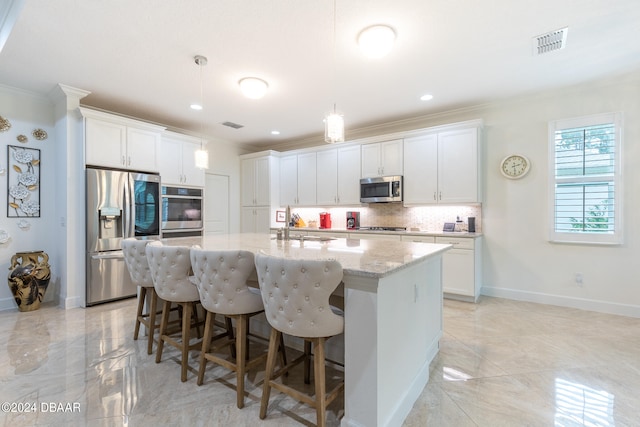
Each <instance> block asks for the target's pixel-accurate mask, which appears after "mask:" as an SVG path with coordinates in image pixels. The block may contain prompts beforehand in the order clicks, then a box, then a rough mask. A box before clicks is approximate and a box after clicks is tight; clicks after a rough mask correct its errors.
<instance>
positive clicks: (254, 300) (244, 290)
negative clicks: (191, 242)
mask: <svg viewBox="0 0 640 427" xmlns="http://www.w3.org/2000/svg"><path fill="white" fill-rule="evenodd" d="M191 266H192V268H193V275H194V276H195V277H196V282H198V291H199V292H200V302H201V303H202V306H203V307H204V308H205V309H207V310H208V311H210V312H213V313H218V314H223V315H229V314H246V313H254V312H258V311H262V310H263V309H264V308H263V306H262V298H261V297H260V294H259V293H255V292H251V291H250V290H249V286H248V285H247V280H248V279H249V276H251V274H252V273H253V272H254V270H255V268H256V266H255V263H254V259H253V253H251V252H248V251H241V250H237V251H207V250H203V249H197V248H192V249H191Z"/></svg>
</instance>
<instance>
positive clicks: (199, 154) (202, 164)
mask: <svg viewBox="0 0 640 427" xmlns="http://www.w3.org/2000/svg"><path fill="white" fill-rule="evenodd" d="M193 59H194V60H195V62H196V64H197V65H198V67H200V105H198V106H199V107H200V108H194V106H193V105H192V106H191V108H194V110H202V109H203V108H204V107H203V106H204V101H203V98H204V97H203V95H202V67H204V66H205V65H207V58H206V57H204V56H202V55H196V56H195V57H194V58H193ZM194 105H196V104H194ZM203 121H204V119H203V118H202V116H201V117H200V149H199V150H196V151H195V163H196V167H197V168H199V169H209V152H208V151H207V150H205V149H204V145H203V143H202V128H203Z"/></svg>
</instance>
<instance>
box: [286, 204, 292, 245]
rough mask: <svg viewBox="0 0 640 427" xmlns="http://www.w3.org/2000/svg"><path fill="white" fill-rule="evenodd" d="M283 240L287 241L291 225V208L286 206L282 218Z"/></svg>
mask: <svg viewBox="0 0 640 427" xmlns="http://www.w3.org/2000/svg"><path fill="white" fill-rule="evenodd" d="M284 221H285V226H284V240H289V225H290V224H291V206H289V205H287V211H286V213H285V217H284Z"/></svg>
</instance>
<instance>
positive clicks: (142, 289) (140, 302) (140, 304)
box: [133, 286, 151, 354]
mask: <svg viewBox="0 0 640 427" xmlns="http://www.w3.org/2000/svg"><path fill="white" fill-rule="evenodd" d="M146 295H147V288H145V287H144V286H141V287H140V295H138V310H137V311H136V327H135V329H134V331H133V339H134V340H137V339H138V333H139V332H140V318H142V309H143V307H144V299H145V297H146ZM149 354H151V353H149Z"/></svg>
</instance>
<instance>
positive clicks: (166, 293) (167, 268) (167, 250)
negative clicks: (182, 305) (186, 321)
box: [146, 241, 200, 302]
mask: <svg viewBox="0 0 640 427" xmlns="http://www.w3.org/2000/svg"><path fill="white" fill-rule="evenodd" d="M146 254H147V259H148V261H149V269H150V270H151V277H152V279H153V285H154V287H155V289H156V292H157V293H158V296H159V297H160V298H162V299H163V300H165V301H173V302H187V301H188V302H191V301H198V300H199V299H200V295H199V294H198V288H197V287H196V286H194V284H193V283H191V281H189V274H190V272H191V258H190V249H189V248H188V247H186V246H164V245H163V244H162V242H158V241H155V242H151V243H149V244H148V245H147V247H146Z"/></svg>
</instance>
